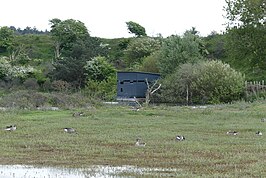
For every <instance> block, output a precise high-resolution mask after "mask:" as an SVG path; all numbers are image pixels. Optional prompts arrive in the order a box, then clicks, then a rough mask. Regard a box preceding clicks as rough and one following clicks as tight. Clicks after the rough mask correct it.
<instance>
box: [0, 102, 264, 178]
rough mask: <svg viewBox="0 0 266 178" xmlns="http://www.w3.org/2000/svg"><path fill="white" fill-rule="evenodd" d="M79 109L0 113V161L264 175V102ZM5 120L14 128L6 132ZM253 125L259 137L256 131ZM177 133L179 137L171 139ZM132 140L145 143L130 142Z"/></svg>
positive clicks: (188, 173)
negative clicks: (79, 114) (78, 114)
mask: <svg viewBox="0 0 266 178" xmlns="http://www.w3.org/2000/svg"><path fill="white" fill-rule="evenodd" d="M82 111H84V112H85V116H83V117H73V116H72V113H73V112H75V111H71V110H64V111H22V110H16V111H1V112H0V126H1V127H2V130H1V131H0V136H1V142H0V164H28V165H41V166H66V167H76V168H81V167H86V166H89V165H113V166H121V165H133V166H138V167H148V168H149V167H150V168H153V167H156V168H157V167H158V168H175V169H176V172H175V175H177V176H180V177H182V176H184V177H187V176H189V177H200V176H202V177H266V132H265V131H266V122H261V118H266V103H253V104H247V103H237V104H232V105H217V106H208V107H207V108H202V107H196V108H193V107H177V106H156V107H149V108H143V109H141V110H140V111H132V110H131V109H130V108H129V107H126V106H104V107H99V108H92V109H87V110H84V109H83V110H82ZM11 124H16V125H17V130H15V131H13V132H9V131H5V130H4V128H5V126H7V125H11ZM64 127H73V128H75V129H76V130H77V132H78V134H68V133H65V132H64V131H63V128H64ZM229 130H236V131H238V132H239V134H238V135H237V136H232V135H227V134H226V132H227V131H229ZM259 130H260V131H262V133H263V134H265V135H262V136H257V135H255V132H256V131H259ZM177 134H180V135H184V136H185V137H186V140H185V141H182V142H177V141H175V136H176V135H177ZM138 137H139V138H142V140H143V141H144V142H146V143H147V145H146V146H145V147H136V146H135V140H136V138H138Z"/></svg>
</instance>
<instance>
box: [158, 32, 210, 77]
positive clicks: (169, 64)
mask: <svg viewBox="0 0 266 178" xmlns="http://www.w3.org/2000/svg"><path fill="white" fill-rule="evenodd" d="M202 43H203V42H202V40H201V38H200V37H199V36H197V35H194V34H192V33H189V32H187V33H185V34H184V36H183V37H180V36H177V35H172V36H170V37H168V38H166V39H165V40H164V41H163V44H162V48H161V57H160V59H159V61H158V63H159V67H160V73H161V74H162V76H166V75H169V74H172V73H174V71H175V69H176V68H177V67H178V66H179V65H181V64H184V63H188V62H190V63H194V62H196V61H199V60H201V59H203V56H204V55H203V54H204V51H205V50H204V49H203V46H202Z"/></svg>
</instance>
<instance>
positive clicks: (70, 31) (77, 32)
mask: <svg viewBox="0 0 266 178" xmlns="http://www.w3.org/2000/svg"><path fill="white" fill-rule="evenodd" d="M50 24H51V35H52V36H53V38H54V45H55V58H56V59H57V58H58V57H60V55H61V51H62V50H63V49H66V50H67V49H70V48H71V47H72V45H73V43H75V42H76V41H77V40H79V39H82V38H84V37H86V36H87V35H89V33H88V30H87V28H86V26H85V25H84V23H82V22H81V21H78V20H73V19H68V20H64V21H61V20H60V19H57V18H55V19H52V20H50Z"/></svg>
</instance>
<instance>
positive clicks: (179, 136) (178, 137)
mask: <svg viewBox="0 0 266 178" xmlns="http://www.w3.org/2000/svg"><path fill="white" fill-rule="evenodd" d="M185 139H186V138H185V137H184V136H182V135H177V136H176V137H175V140H176V141H184V140H185Z"/></svg>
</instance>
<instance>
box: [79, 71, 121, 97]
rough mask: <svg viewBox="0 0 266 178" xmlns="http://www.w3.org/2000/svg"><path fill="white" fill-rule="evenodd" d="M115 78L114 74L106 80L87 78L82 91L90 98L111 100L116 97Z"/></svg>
mask: <svg viewBox="0 0 266 178" xmlns="http://www.w3.org/2000/svg"><path fill="white" fill-rule="evenodd" d="M116 80H117V79H116V76H109V77H108V78H107V79H106V80H102V81H96V80H92V79H89V80H88V81H87V85H86V87H85V89H84V92H85V94H86V95H87V96H90V97H91V98H98V99H101V100H104V101H113V100H115V97H116V85H117V84H116Z"/></svg>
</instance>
